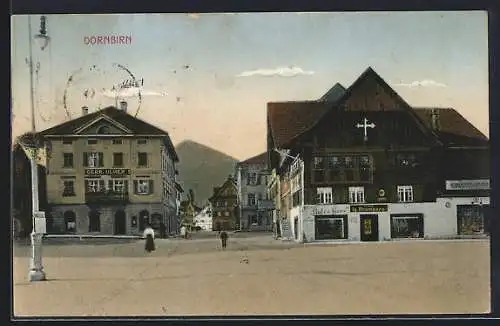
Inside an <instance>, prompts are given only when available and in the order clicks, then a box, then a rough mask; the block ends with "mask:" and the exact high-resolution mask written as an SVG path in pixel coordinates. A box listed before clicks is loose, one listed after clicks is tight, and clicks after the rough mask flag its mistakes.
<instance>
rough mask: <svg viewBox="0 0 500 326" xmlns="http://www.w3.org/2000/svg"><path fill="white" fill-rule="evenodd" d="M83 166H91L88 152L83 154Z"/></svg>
mask: <svg viewBox="0 0 500 326" xmlns="http://www.w3.org/2000/svg"><path fill="white" fill-rule="evenodd" d="M83 166H89V154H88V153H87V152H84V153H83Z"/></svg>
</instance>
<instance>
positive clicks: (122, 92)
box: [102, 87, 167, 98]
mask: <svg viewBox="0 0 500 326" xmlns="http://www.w3.org/2000/svg"><path fill="white" fill-rule="evenodd" d="M139 92H140V93H141V96H167V92H156V91H149V90H144V89H142V88H140V87H127V88H122V89H119V90H112V89H105V90H104V91H103V92H102V95H104V96H106V97H110V98H115V97H124V98H127V97H135V96H138V95H139Z"/></svg>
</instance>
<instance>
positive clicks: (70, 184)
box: [62, 180, 75, 197]
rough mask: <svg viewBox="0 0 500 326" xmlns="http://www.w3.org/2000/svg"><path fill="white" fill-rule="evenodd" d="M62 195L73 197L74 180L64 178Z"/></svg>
mask: <svg viewBox="0 0 500 326" xmlns="http://www.w3.org/2000/svg"><path fill="white" fill-rule="evenodd" d="M62 195H63V197H73V196H75V181H73V180H65V181H63V194H62Z"/></svg>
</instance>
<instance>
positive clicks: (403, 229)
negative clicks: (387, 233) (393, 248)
mask: <svg viewBox="0 0 500 326" xmlns="http://www.w3.org/2000/svg"><path fill="white" fill-rule="evenodd" d="M423 237H424V217H423V215H422V214H415V215H391V238H394V239H397V238H423Z"/></svg>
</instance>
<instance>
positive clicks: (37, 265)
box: [28, 232, 47, 282]
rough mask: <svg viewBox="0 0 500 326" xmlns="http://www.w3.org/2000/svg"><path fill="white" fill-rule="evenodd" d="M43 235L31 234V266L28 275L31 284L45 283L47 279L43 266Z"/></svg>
mask: <svg viewBox="0 0 500 326" xmlns="http://www.w3.org/2000/svg"><path fill="white" fill-rule="evenodd" d="M42 239H43V234H40V233H34V232H32V233H31V250H32V252H31V266H30V271H29V273H28V279H29V281H30V282H38V281H45V280H46V279H47V277H46V275H45V272H44V270H43V264H42V241H43V240H42Z"/></svg>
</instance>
